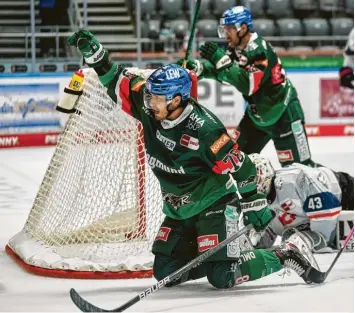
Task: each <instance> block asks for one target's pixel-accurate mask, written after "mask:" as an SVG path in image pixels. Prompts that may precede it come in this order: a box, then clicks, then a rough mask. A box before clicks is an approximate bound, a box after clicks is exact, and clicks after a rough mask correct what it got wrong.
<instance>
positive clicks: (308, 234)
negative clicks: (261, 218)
mask: <svg viewBox="0 0 355 313" xmlns="http://www.w3.org/2000/svg"><path fill="white" fill-rule="evenodd" d="M249 157H250V159H251V160H252V161H253V162H254V163H255V164H256V168H257V175H258V176H257V178H256V179H257V185H258V192H260V193H264V194H267V195H268V196H267V199H268V203H269V207H270V208H271V209H272V210H274V212H275V213H276V217H275V218H274V219H273V220H272V222H271V223H270V225H269V227H268V228H266V230H265V231H264V232H263V233H262V234H260V233H256V232H254V231H253V230H252V231H251V232H250V239H251V242H252V243H253V245H254V246H255V247H256V248H270V247H271V246H272V245H273V244H274V242H275V240H276V237H277V236H278V235H279V236H282V237H283V238H284V239H285V237H286V238H287V236H288V233H289V234H292V232H291V231H290V232H287V230H291V229H292V230H294V229H295V228H296V229H297V230H299V231H300V234H301V235H303V236H302V237H303V239H305V240H306V241H307V242H308V244H309V246H310V248H311V249H312V250H313V252H318V253H322V252H328V251H332V249H331V248H335V246H334V239H335V238H334V237H335V230H336V225H337V220H338V217H339V214H340V212H341V210H351V211H354V178H353V177H352V176H350V175H348V174H346V173H343V172H333V171H332V170H330V169H328V168H326V167H319V168H311V167H308V166H305V165H302V164H298V163H293V164H292V165H290V166H287V167H284V168H281V169H278V170H274V169H273V167H272V165H271V163H270V161H269V160H267V159H266V158H264V157H262V156H261V155H259V154H251V155H249Z"/></svg>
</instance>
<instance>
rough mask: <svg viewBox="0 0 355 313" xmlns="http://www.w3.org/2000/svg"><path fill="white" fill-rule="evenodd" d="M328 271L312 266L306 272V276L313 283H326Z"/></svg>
mask: <svg viewBox="0 0 355 313" xmlns="http://www.w3.org/2000/svg"><path fill="white" fill-rule="evenodd" d="M327 276H328V273H327V272H321V271H318V270H317V269H315V268H314V267H310V268H309V270H308V271H307V273H306V277H307V279H308V280H310V281H311V282H312V283H316V284H321V283H324V281H325V279H326V278H327Z"/></svg>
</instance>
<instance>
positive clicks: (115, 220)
mask: <svg viewBox="0 0 355 313" xmlns="http://www.w3.org/2000/svg"><path fill="white" fill-rule="evenodd" d="M162 219H163V215H162V196H161V189H160V185H159V182H158V180H157V179H156V177H155V176H154V174H153V172H152V171H151V170H150V168H149V166H148V165H147V164H146V156H145V148H144V140H143V130H142V126H141V124H140V123H139V122H138V121H137V120H135V119H134V118H132V117H131V116H129V115H128V114H126V113H124V112H123V111H122V109H121V107H120V105H117V104H115V103H114V102H113V101H112V100H111V99H110V98H109V97H108V95H107V91H106V89H105V88H104V87H103V86H102V85H101V83H100V82H99V80H98V77H97V75H96V73H95V72H94V71H93V70H85V81H84V89H83V94H82V95H81V96H80V98H79V100H78V101H77V105H76V113H73V114H71V115H70V117H69V119H68V121H67V122H66V125H65V127H64V131H63V132H62V134H61V135H60V137H59V140H58V144H57V146H56V149H55V152H54V154H53V156H52V158H51V161H50V164H49V166H48V168H47V171H46V173H45V176H44V178H43V181H42V183H41V185H40V188H39V191H38V193H37V196H36V198H35V200H34V203H33V206H32V209H31V211H30V213H29V216H28V219H27V221H26V223H25V226H24V228H23V229H22V231H20V232H19V233H18V234H16V235H15V236H14V237H12V238H11V239H10V241H9V243H8V245H7V246H6V251H7V252H8V254H9V255H10V256H12V257H13V259H14V260H15V261H16V262H17V263H19V264H20V265H21V266H22V267H24V268H25V269H26V270H28V271H29V272H32V273H35V274H39V275H43V276H51V277H63V278H80V279H83V278H91V279H92V278H99V279H103V278H139V277H150V276H152V267H153V255H152V253H151V246H152V244H153V241H154V238H155V235H156V233H157V231H158V230H159V226H160V224H161V222H162Z"/></svg>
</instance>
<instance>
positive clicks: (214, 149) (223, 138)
mask: <svg viewBox="0 0 355 313" xmlns="http://www.w3.org/2000/svg"><path fill="white" fill-rule="evenodd" d="M230 139H231V138H230V137H229V136H228V135H227V134H222V136H221V137H219V138H218V139H217V140H216V141H215V142H214V143H213V145H212V146H210V149H211V151H212V153H213V154H217V153H218V151H219V150H221V148H222V147H223V146H224V145H225V144H226V143H227V142H228V141H229V140H230Z"/></svg>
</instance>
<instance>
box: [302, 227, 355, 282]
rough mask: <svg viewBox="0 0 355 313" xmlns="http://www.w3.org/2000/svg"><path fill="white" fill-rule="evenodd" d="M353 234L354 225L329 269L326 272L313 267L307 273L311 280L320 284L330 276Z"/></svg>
mask: <svg viewBox="0 0 355 313" xmlns="http://www.w3.org/2000/svg"><path fill="white" fill-rule="evenodd" d="M353 234H354V227H353V228H352V229H351V230H350V232H349V235H348V236H347V237H346V239H345V241H344V243H343V246H342V247H341V249H340V250H339V251H338V253H337V255H336V256H335V258H334V260H333V262H332V264H330V266H329V268H328V270H327V271H326V272H319V271H317V270H316V269H313V268H311V269H310V271H309V272H308V274H306V276H307V277H308V278H309V279H310V280H311V281H313V282H315V283H318V284H320V283H323V282H324V281H325V280H326V279H327V277H328V275H329V273H330V271H331V270H332V268H333V267H334V265H335V263H336V261H337V260H338V259H339V257H340V255H341V254H342V253H343V251H344V249H345V247H346V245H347V244H348V242H349V241H350V239H351V237H352V236H353Z"/></svg>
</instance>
